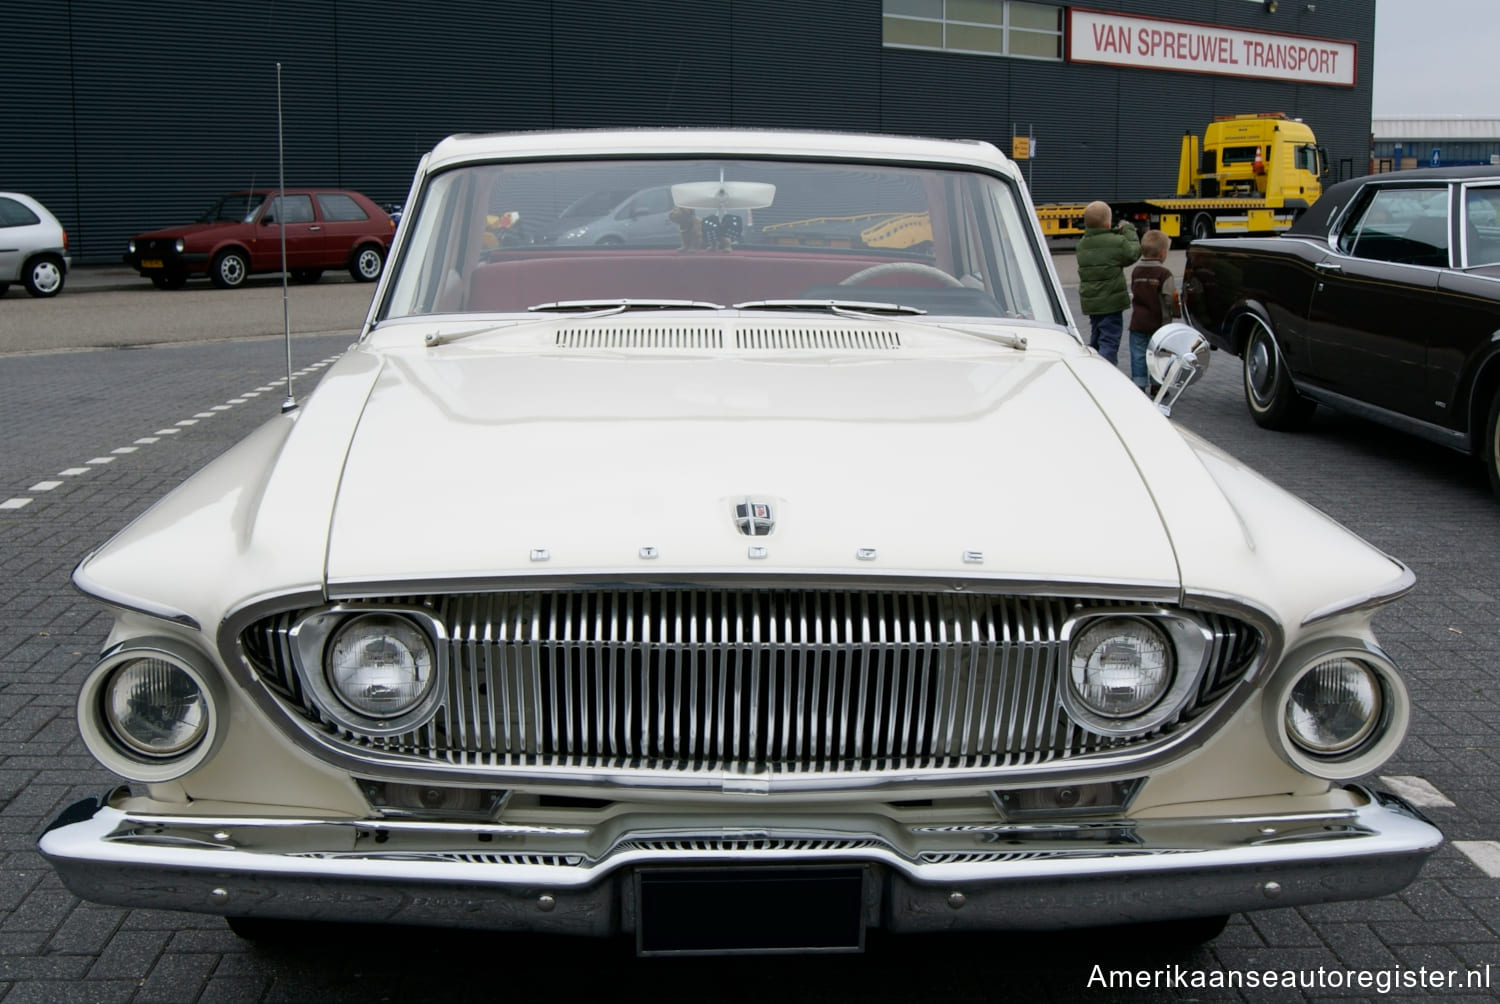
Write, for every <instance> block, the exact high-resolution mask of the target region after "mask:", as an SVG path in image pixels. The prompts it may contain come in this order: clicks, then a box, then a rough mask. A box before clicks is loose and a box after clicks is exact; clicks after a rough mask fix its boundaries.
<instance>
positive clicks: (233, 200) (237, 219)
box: [198, 192, 266, 223]
mask: <svg viewBox="0 0 1500 1004" xmlns="http://www.w3.org/2000/svg"><path fill="white" fill-rule="evenodd" d="M265 200H266V193H265V192H230V193H229V194H228V195H226V196H224V197H223V198H221V199H219V200H218V201H216V202H215V203H214V204H213V205H211V206H209V207H208V209H207V210H205V211H204V213H203V215H202V216H200V217H198V222H199V223H242V222H243V223H248V222H250V221H251V220H253V219H254V218H255V211H256V210H257V209H259V208H260V204H261V203H262V202H264V201H265Z"/></svg>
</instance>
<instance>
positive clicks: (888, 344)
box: [735, 328, 901, 352]
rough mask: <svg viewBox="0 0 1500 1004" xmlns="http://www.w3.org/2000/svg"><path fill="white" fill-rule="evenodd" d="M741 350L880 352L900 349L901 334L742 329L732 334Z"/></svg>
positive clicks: (793, 329)
mask: <svg viewBox="0 0 1500 1004" xmlns="http://www.w3.org/2000/svg"><path fill="white" fill-rule="evenodd" d="M735 345H736V347H737V348H741V349H846V350H851V351H856V352H883V351H885V350H887V349H899V348H900V347H901V336H900V335H899V334H897V333H896V332H894V331H884V330H879V329H871V328H741V329H740V330H739V331H737V332H736V333H735Z"/></svg>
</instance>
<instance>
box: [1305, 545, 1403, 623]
mask: <svg viewBox="0 0 1500 1004" xmlns="http://www.w3.org/2000/svg"><path fill="white" fill-rule="evenodd" d="M1386 557H1388V558H1390V555H1386ZM1391 560H1392V561H1394V562H1395V563H1396V564H1398V565H1400V566H1401V574H1399V575H1397V576H1396V577H1395V578H1394V579H1392V580H1391V581H1390V582H1388V583H1386V584H1385V585H1384V586H1381V587H1380V588H1379V589H1375V590H1371V591H1370V592H1368V593H1365V594H1364V595H1362V596H1355V597H1351V598H1350V599H1347V600H1341V601H1339V602H1338V603H1330V604H1329V605H1328V606H1326V607H1319V608H1318V609H1317V610H1314V611H1313V612H1312V613H1310V614H1308V615H1307V616H1306V617H1304V618H1302V625H1301V626H1302V627H1307V626H1308V625H1310V624H1316V623H1317V622H1318V621H1321V620H1326V619H1327V618H1329V617H1333V616H1335V615H1337V614H1347V613H1353V612H1355V611H1358V610H1370V609H1373V608H1375V607H1379V606H1384V605H1385V604H1387V603H1390V602H1392V601H1394V600H1398V599H1400V598H1401V597H1403V596H1405V595H1406V594H1407V593H1409V592H1411V590H1412V588H1413V587H1414V586H1416V584H1417V573H1415V572H1413V571H1412V570H1411V569H1410V568H1408V567H1407V565H1406V563H1405V562H1403V561H1400V560H1399V559H1397V558H1391Z"/></svg>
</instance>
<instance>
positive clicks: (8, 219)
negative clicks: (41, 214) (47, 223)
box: [0, 199, 42, 227]
mask: <svg viewBox="0 0 1500 1004" xmlns="http://www.w3.org/2000/svg"><path fill="white" fill-rule="evenodd" d="M40 222H42V221H41V219H40V218H38V216H37V215H36V213H33V212H32V211H31V210H30V209H28V208H27V207H26V206H24V205H22V204H21V203H19V202H17V201H16V200H15V199H0V227H31V226H35V225H36V224H38V223H40Z"/></svg>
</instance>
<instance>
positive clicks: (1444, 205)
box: [1339, 186, 1449, 267]
mask: <svg viewBox="0 0 1500 1004" xmlns="http://www.w3.org/2000/svg"><path fill="white" fill-rule="evenodd" d="M1448 229H1449V228H1448V189H1447V187H1446V186H1444V187H1440V188H1384V189H1377V190H1376V191H1374V192H1373V193H1371V194H1370V195H1368V196H1366V197H1365V198H1364V199H1363V200H1362V201H1361V202H1360V203H1359V205H1358V206H1357V207H1356V208H1355V210H1354V212H1353V213H1352V214H1351V215H1350V218H1349V223H1348V224H1347V225H1346V226H1345V227H1344V229H1343V232H1342V233H1341V234H1340V235H1339V250H1340V251H1343V252H1344V253H1345V254H1347V255H1351V256H1353V257H1355V258H1366V259H1369V260H1371V261H1389V262H1399V263H1402V264H1406V265H1430V266H1437V267H1445V266H1447V264H1448V243H1449V242H1448Z"/></svg>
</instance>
